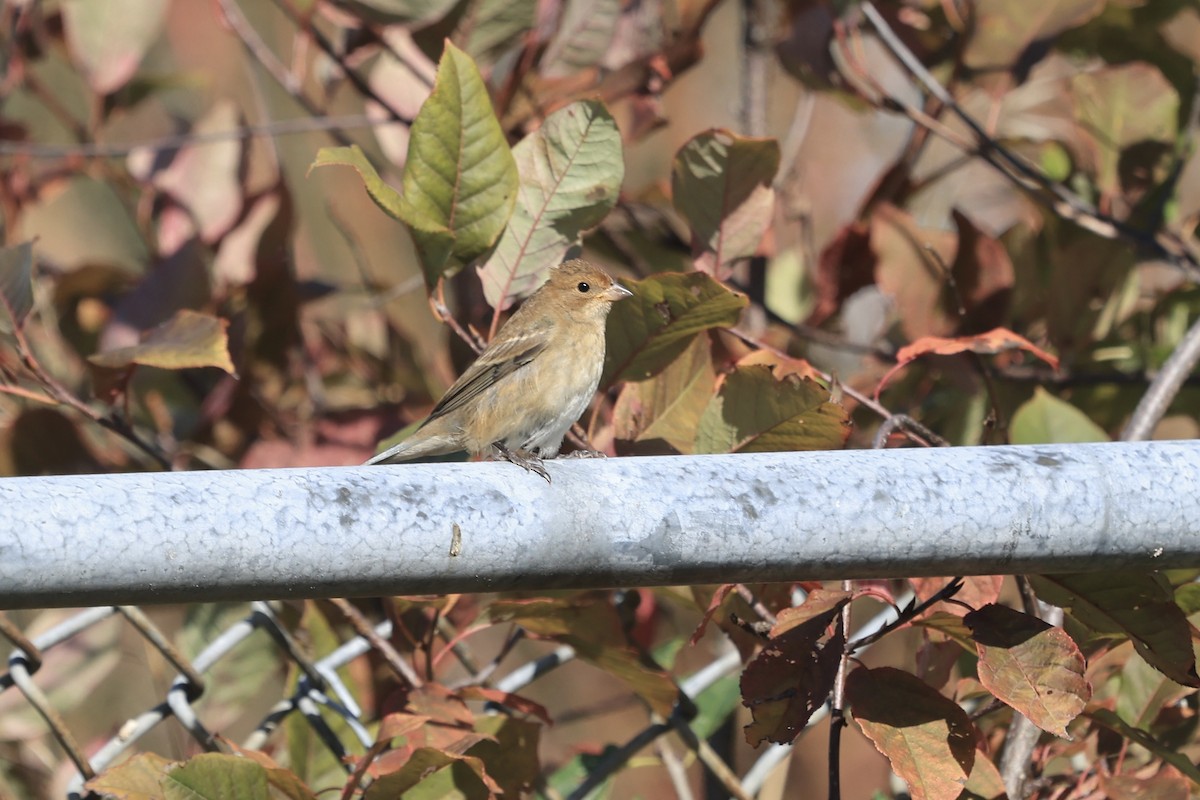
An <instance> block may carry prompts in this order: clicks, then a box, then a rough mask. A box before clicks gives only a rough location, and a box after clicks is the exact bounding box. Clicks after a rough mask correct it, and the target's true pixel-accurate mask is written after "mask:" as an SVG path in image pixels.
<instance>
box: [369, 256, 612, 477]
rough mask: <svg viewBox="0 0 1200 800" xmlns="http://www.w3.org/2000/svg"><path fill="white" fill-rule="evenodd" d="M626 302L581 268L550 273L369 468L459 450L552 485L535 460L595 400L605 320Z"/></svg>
mask: <svg viewBox="0 0 1200 800" xmlns="http://www.w3.org/2000/svg"><path fill="white" fill-rule="evenodd" d="M630 296H632V292H630V291H629V290H628V289H626V288H625V287H623V286H621V285H620V284H619V283H617V282H616V281H614V280H613V279H612V277H611V276H610V275H609V274H608V273H607V272H605V271H604V270H602V269H600V268H599V267H597V266H595V265H593V264H591V263H589V262H587V261H584V260H582V259H577V258H576V259H571V260H568V261H564V262H563V263H561V264H559V265H558V266H556V267H553V268H551V270H550V274H549V277H548V279H547V280H546V282H545V283H543V284H542V285H541V286H540V287H539V288H538V289H537V291H535V292H534V293H533V294H532V295H530V296H529V298H528V299H527V300H525V302H524V303H522V304H521V307H520V308H518V309H517V311H516V313H514V314H513V315H512V316H511V317H510V318H509V320H508V321H507V322H506V323H504V325H503V326H501V328H500V330H499V331H498V332H497V333H496V337H495V338H494V339H493V340H492V342H491V343H490V344H489V345H488V346H487V347H486V348H485V349H484V351H483V352H482V353H480V355H479V357H478V358H477V359H476V360H475V362H474V363H472V364H471V366H470V367H468V368H467V370H466V372H464V373H463V374H462V375H461V376H460V377H459V379H458V380H457V381H455V382H454V385H453V386H451V387H450V388H449V389H448V390H447V391H446V394H445V395H444V396H443V397H442V399H441V400H439V401H438V403H437V405H436V406H434V408H433V411H431V412H430V413H429V416H428V417H427V418H426V419H425V420H424V421H423V422H422V423H421V424H420V426H419V427H418V428H417V430H416V431H415V432H413V434H412V435H411V436H409V437H408V438H407V439H405V440H404V441H402V442H400V443H399V444H397V445H395V446H393V447H390V448H388V449H387V450H384V451H383V452H381V453H378V454H377V455H375V456H374V457H372V458H371V459H370V460H369V461H367V462H366V463H367V465H372V464H391V463H395V462H398V461H410V460H412V459H416V458H424V457H426V456H436V455H445V454H447V453H455V452H459V451H463V450H465V451H466V452H468V453H470V454H471V455H473V456H480V455H492V456H496V457H500V458H503V459H505V460H507V461H511V462H512V463H514V464H516V465H518V466H520V467H524V468H525V469H526V470H529V471H530V472H535V473H537V474H538V475H540V476H542V477H543V478H545V479H546V481H547V482H550V473H549V472H547V471H546V468H545V466H543V464H542V460H543V459H547V458H554V457H555V456H557V455H558V451H559V448H560V447H561V446H562V440H563V436H565V435H566V433H567V429H568V428H570V427H571V425H572V424H573V423H574V422H575V421H576V420H577V419H579V417H580V415H582V414H583V412H584V410H585V409H586V408H587V407H588V403H589V402H591V399H592V396H593V395H594V394H595V393H596V387H597V386H599V384H600V375H601V372H602V371H603V369H604V330H605V325H606V322H607V319H608V312H609V311H610V310H611V309H612V306H613V303H616V302H617V301H619V300H623V299H624V298H626V297H630Z"/></svg>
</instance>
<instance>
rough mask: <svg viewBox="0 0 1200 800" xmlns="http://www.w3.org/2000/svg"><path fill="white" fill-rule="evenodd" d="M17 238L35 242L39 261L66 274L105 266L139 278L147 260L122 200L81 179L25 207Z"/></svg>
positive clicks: (105, 188) (103, 187)
mask: <svg viewBox="0 0 1200 800" xmlns="http://www.w3.org/2000/svg"><path fill="white" fill-rule="evenodd" d="M19 238H21V239H29V240H34V241H36V242H37V246H38V257H39V258H41V259H44V260H45V261H47V262H49V263H52V264H56V265H58V266H60V267H62V268H63V269H65V270H75V269H78V268H80V267H85V266H91V265H98V264H103V265H106V266H115V267H119V268H121V269H123V270H126V271H128V272H130V273H132V274H135V275H141V274H142V273H143V272H145V270H146V264H147V262H148V261H149V258H150V256H149V253H148V252H147V250H146V243H145V241H144V240H143V239H142V233H141V231H140V230H139V228H138V224H137V222H135V220H134V218H133V215H132V213H130V211H129V209H128V208H127V206H126V204H125V200H124V198H123V197H122V196H121V195H120V194H118V193H117V191H116V190H115V189H114V188H113V186H112V185H111V184H108V183H105V182H104V181H99V180H96V179H94V178H90V177H87V176H85V175H79V176H78V177H75V178H71V179H69V180H67V181H66V182H65V183H64V184H62V185H61V186H60V187H58V188H57V190H56V191H54V192H44V193H43V196H42V198H39V200H38V201H36V202H34V203H31V204H30V205H28V206H26V207H25V208H24V209H23V213H22V214H21V217H20V232H19Z"/></svg>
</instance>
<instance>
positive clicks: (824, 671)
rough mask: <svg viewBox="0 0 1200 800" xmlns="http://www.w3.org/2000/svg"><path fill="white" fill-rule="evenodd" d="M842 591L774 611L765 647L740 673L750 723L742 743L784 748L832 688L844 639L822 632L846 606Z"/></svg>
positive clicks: (816, 594)
mask: <svg viewBox="0 0 1200 800" xmlns="http://www.w3.org/2000/svg"><path fill="white" fill-rule="evenodd" d="M851 599H852V595H851V594H850V593H848V592H825V591H816V592H813V593H812V594H810V595H809V597H808V599H807V600H806V601H805V602H804V603H803V604H802V605H800V606H799V607H797V608H791V609H785V610H784V611H782V612H780V614H779V618H778V622H777V624H776V625H775V627H774V628H773V629H772V631H771V638H770V641H769V642H768V643H767V645H766V646H765V647H764V648H763V649H762V651H761V652H759V654H758V655H756V656H755V657H754V658H753V659H751V661H750V663H748V664H747V665H746V669H745V671H744V672H743V673H742V681H741V688H742V704H743V705H745V706H746V707H747V708H749V709H750V714H751V716H752V717H753V718H754V721H753V722H751V723H750V724H749V725H747V726H746V728H745V731H746V741H747V742H749V744H750V745H751V746H752V747H757V746H758V745H760V744H761V743H762V742H764V741H771V742H775V743H777V744H788V743H789V742H791V741H792V740H794V739H795V738H796V736H798V735H799V734H800V732H801V731H802V730H804V727H805V726H806V725H807V724H808V720H809V718H811V717H812V715H813V712H815V711H816V710H817V709H818V708H820V707H821V706H823V705H824V704H825V700H826V699H827V698H828V697H829V693H830V692H831V691H832V690H833V681H834V678H835V677H836V675H837V669H838V663H839V661H840V660H841V655H842V648H843V647H844V645H845V643H846V640H845V638H844V636H843V635H842V632H841V631H840V630H839V631H838V632H837V633H836V634H835V635H833V636H827V631H826V629H827V628H828V627H829V625H830V623H831V622H833V620H834V619H835V618H836V617H837V615H838V614H839V613H840V612H841V610H842V607H843V606H845V605H846V604H847V603H849V602H850V600H851Z"/></svg>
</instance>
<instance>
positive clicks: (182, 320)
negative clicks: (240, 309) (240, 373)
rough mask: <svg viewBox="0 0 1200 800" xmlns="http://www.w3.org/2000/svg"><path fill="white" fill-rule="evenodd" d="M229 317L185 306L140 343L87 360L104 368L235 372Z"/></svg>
mask: <svg viewBox="0 0 1200 800" xmlns="http://www.w3.org/2000/svg"><path fill="white" fill-rule="evenodd" d="M228 327H229V323H228V322H227V321H226V320H223V319H219V318H217V317H213V316H210V315H208V314H201V313H199V312H197V311H189V310H187V309H184V310H182V311H177V312H176V313H175V315H174V316H172V317H171V318H170V319H169V320H167V321H166V322H164V323H163V324H162V325H159V326H158V327H157V328H155V329H154V330H152V331H150V332H148V333H147V334H146V335H145V337H144V338H143V339H142V341H141V343H140V344H135V345H133V346H131V347H121V348H118V349H116V350H109V351H106V352H104V353H96V354H95V355H92V356H89V357H88V361H90V362H91V363H92V364H94V365H96V366H97V367H103V368H105V369H124V368H126V367H130V366H132V365H134V364H141V365H143V366H147V367H159V368H161V369H192V368H195V367H217V368H218V369H223V370H225V371H226V372H228V373H229V374H230V375H236V374H237V371H236V370H235V369H234V367H233V361H232V360H231V359H230V358H229V337H228V335H227V334H226V329H227V328H228Z"/></svg>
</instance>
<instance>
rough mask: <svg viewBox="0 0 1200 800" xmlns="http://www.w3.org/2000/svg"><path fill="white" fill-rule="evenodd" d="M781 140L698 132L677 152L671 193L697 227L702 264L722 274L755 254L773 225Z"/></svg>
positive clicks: (695, 242) (696, 251) (696, 252)
mask: <svg viewBox="0 0 1200 800" xmlns="http://www.w3.org/2000/svg"><path fill="white" fill-rule="evenodd" d="M778 170H779V144H778V143H777V142H776V141H775V140H774V139H753V138H750V137H744V136H738V135H737V134H735V133H731V132H729V131H726V130H719V129H715V130H710V131H707V132H705V133H702V134H700V135H699V136H696V137H695V138H693V139H692V140H691V141H689V142H688V143H687V144H685V145H684V146H683V147H682V148H680V150H679V153H678V154H676V156H675V162H674V164H673V165H672V168H671V192H672V195H673V197H674V201H675V207H676V208H677V209H679V211H680V213H682V214H683V215H684V216H685V217H686V218H687V221H688V224H689V225H691V227H692V256H693V258H695V260H696V268H697V269H699V270H702V271H704V272H708V273H710V274H712V275H716V276H717V277H723V276H724V275H725V274H726V273H727V272H728V266H729V264H730V262H732V261H735V260H737V259H740V258H746V257H747V256H751V255H753V254H754V251H755V250H756V249H757V248H758V245H759V242H760V241H762V237H763V234H764V233H765V232H766V230H767V227H768V226H769V225H770V224H771V210H772V208H773V207H774V204H775V190H774V188H772V185H771V184H772V181H774V180H775V173H776V172H777V171H778Z"/></svg>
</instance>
